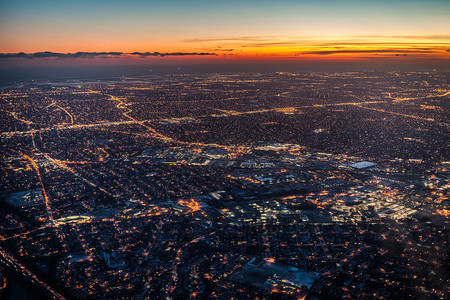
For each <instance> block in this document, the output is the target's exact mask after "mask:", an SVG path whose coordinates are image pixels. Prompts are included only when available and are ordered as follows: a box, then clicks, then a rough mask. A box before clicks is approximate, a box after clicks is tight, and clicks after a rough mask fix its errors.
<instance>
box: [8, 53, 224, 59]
mask: <svg viewBox="0 0 450 300" xmlns="http://www.w3.org/2000/svg"><path fill="white" fill-rule="evenodd" d="M130 55H131V56H139V57H149V56H160V57H162V56H188V55H200V56H208V55H216V54H215V53H203V52H168V53H160V52H133V53H124V52H76V53H58V52H50V51H45V52H35V53H24V52H19V53H0V59H2V58H3V59H8V58H105V57H111V58H114V57H123V56H130Z"/></svg>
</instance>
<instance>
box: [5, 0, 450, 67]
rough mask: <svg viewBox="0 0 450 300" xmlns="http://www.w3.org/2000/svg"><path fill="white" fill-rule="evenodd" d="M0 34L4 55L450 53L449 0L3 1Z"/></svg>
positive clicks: (210, 57) (208, 57) (353, 56)
mask: <svg viewBox="0 0 450 300" xmlns="http://www.w3.org/2000/svg"><path fill="white" fill-rule="evenodd" d="M0 41H2V42H1V43H0V60H3V61H5V60H14V61H30V60H46V61H49V60H54V61H58V62H60V61H73V60H76V61H82V60H92V59H96V60H106V61H107V60H112V61H117V60H122V61H129V60H144V61H147V60H154V61H158V60H161V61H169V60H175V61H177V60H178V61H180V60H202V61H218V60H225V61H227V60H244V61H251V60H349V59H350V60H374V59H383V58H384V59H397V60H399V59H403V60H405V59H408V60H412V59H416V60H434V61H439V60H442V61H445V62H448V61H449V58H450V52H449V49H450V1H448V0H376V1H367V0H334V1H332V0H314V1H312V0H308V1H304V0H296V1H295V0H278V1H273V0H272V1H268V0H257V1H253V0H239V1H237V0H227V1H214V0H209V1H203V0H193V1H188V0H183V1H181V0H165V1H153V0H147V1H146V0H128V1H124V0H97V1H96V0H72V1H61V0H60V1H56V0H40V1H36V0H10V1H6V0H0ZM21 52H24V53H25V54H23V53H22V54H19V53H21ZM37 52H38V53H37ZM41 52H44V53H41Z"/></svg>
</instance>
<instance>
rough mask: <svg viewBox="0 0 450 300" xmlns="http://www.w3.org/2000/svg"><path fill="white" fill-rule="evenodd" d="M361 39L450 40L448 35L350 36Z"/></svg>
mask: <svg viewBox="0 0 450 300" xmlns="http://www.w3.org/2000/svg"><path fill="white" fill-rule="evenodd" d="M349 37H350V38H361V39H412V40H450V35H352V36H349Z"/></svg>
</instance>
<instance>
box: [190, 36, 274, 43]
mask: <svg viewBox="0 0 450 300" xmlns="http://www.w3.org/2000/svg"><path fill="white" fill-rule="evenodd" d="M275 38H277V37H274V36H238V37H227V38H208V37H206V38H196V39H188V40H184V42H188V43H203V42H230V41H238V42H242V41H249V42H251V41H255V42H257V41H271V40H272V41H273V40H274V39H275Z"/></svg>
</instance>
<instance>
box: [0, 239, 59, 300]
mask: <svg viewBox="0 0 450 300" xmlns="http://www.w3.org/2000/svg"><path fill="white" fill-rule="evenodd" d="M0 260H1V261H2V262H3V263H4V264H5V265H6V266H7V267H9V268H11V269H12V270H14V271H15V272H16V273H18V274H20V275H21V276H23V277H25V278H26V279H27V280H29V281H30V282H31V283H32V284H33V285H34V286H36V287H39V288H40V289H41V290H43V291H45V292H46V294H47V295H49V296H50V297H51V299H61V300H62V299H65V298H64V297H63V296H62V295H61V294H60V293H58V292H57V291H55V290H54V289H52V288H51V287H50V286H49V285H48V284H46V283H45V282H43V281H42V280H41V279H39V278H38V277H37V276H36V275H35V274H34V273H33V272H31V271H30V270H29V269H28V268H27V267H25V266H24V265H22V264H21V263H20V262H18V261H17V260H16V259H15V258H14V256H13V255H12V254H10V253H9V252H7V251H6V250H4V249H2V248H0Z"/></svg>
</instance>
